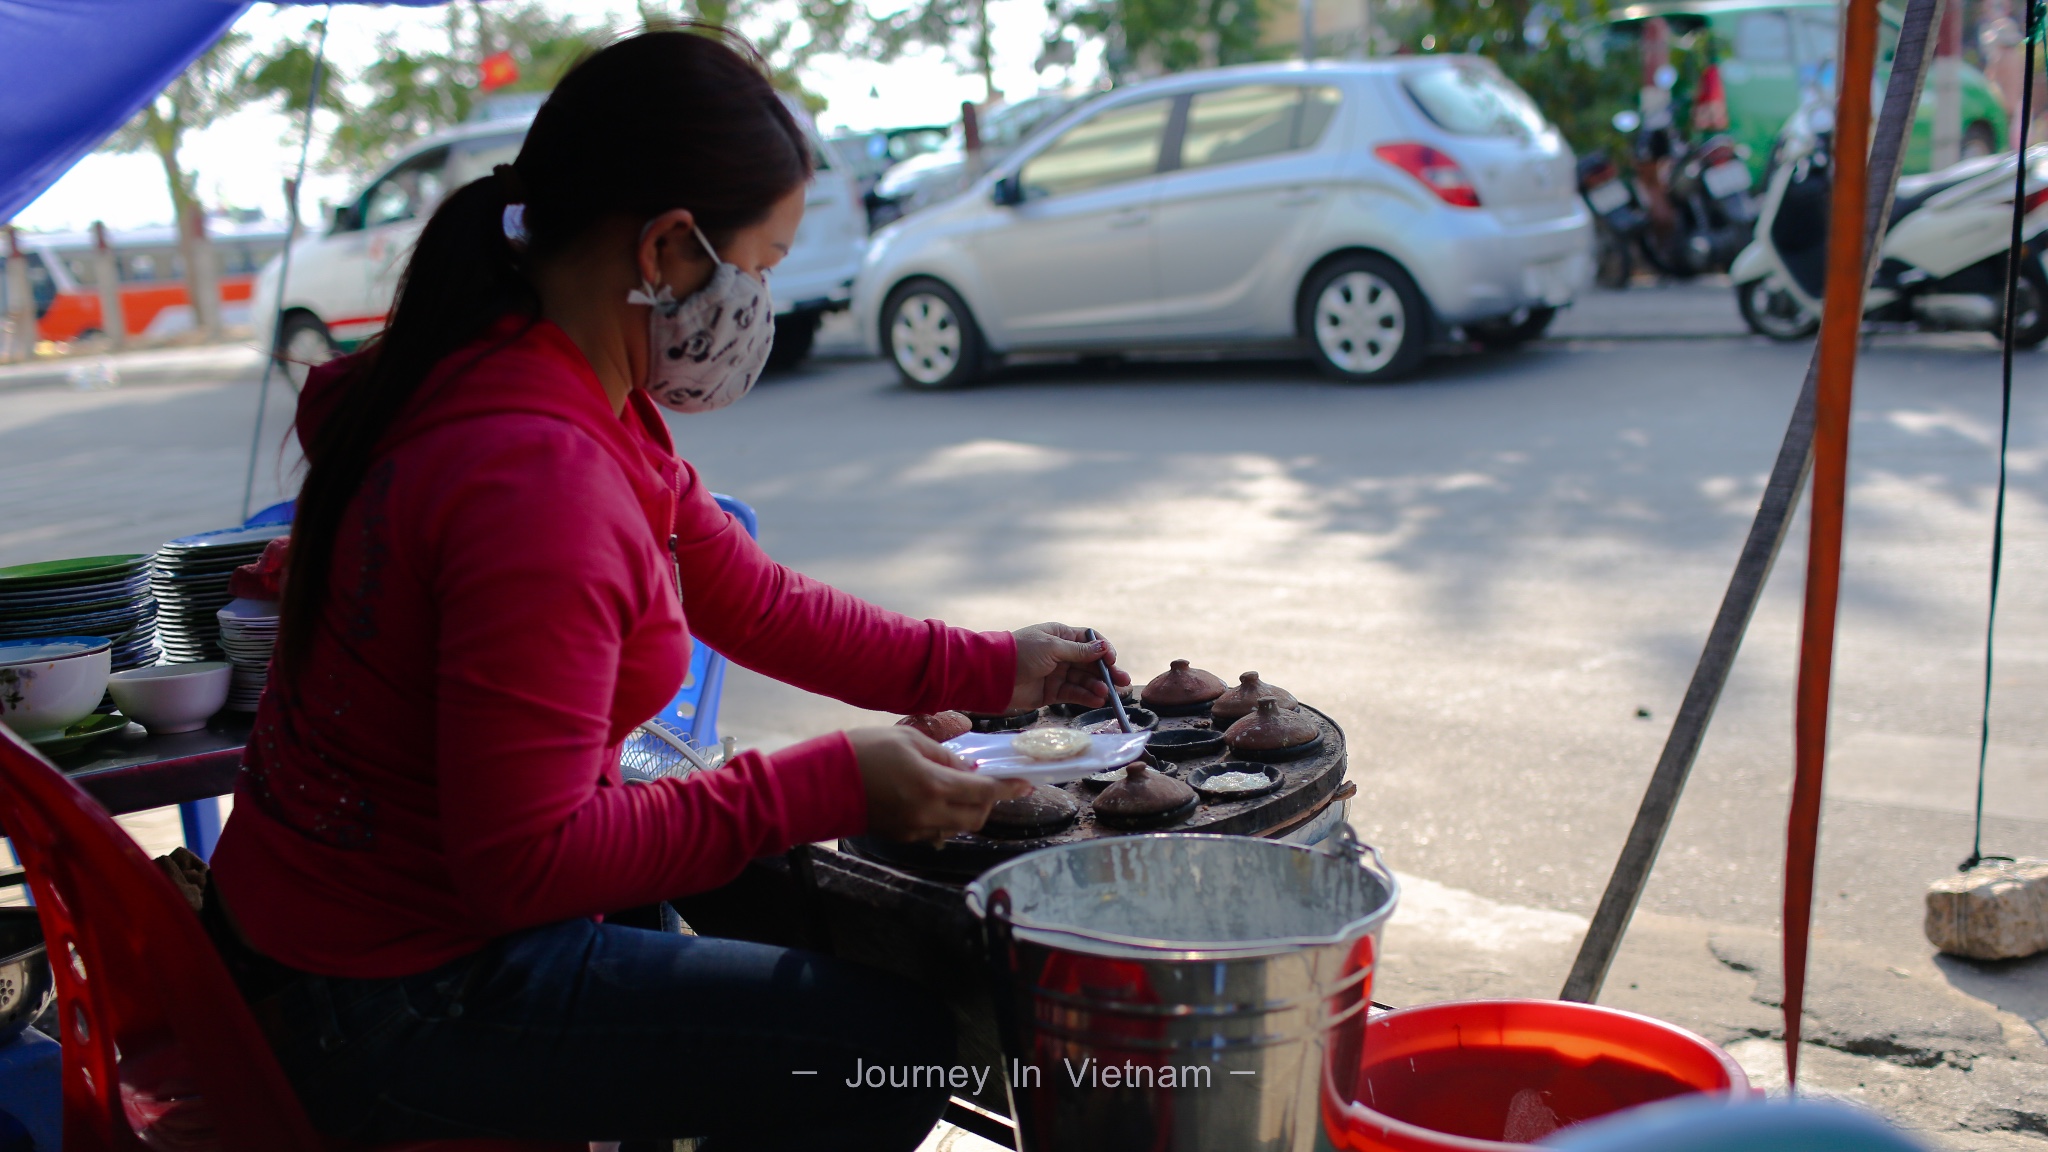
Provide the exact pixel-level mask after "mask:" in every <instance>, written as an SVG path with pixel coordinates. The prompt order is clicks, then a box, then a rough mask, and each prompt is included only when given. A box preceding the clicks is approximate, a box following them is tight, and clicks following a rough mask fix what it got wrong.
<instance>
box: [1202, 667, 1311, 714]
mask: <svg viewBox="0 0 2048 1152" xmlns="http://www.w3.org/2000/svg"><path fill="white" fill-rule="evenodd" d="M1267 699H1271V700H1277V701H1279V703H1280V707H1282V708H1292V707H1294V706H1295V703H1296V701H1295V699H1294V693H1292V692H1289V691H1288V690H1287V689H1285V688H1281V687H1279V686H1277V685H1273V684H1268V683H1266V682H1265V681H1264V680H1261V679H1259V674H1258V673H1257V672H1247V673H1245V674H1244V675H1242V676H1239V677H1238V678H1237V687H1235V688H1232V689H1230V690H1229V691H1227V692H1225V693H1223V694H1222V695H1221V696H1218V697H1216V703H1214V704H1212V705H1210V706H1209V714H1210V715H1211V716H1214V717H1215V718H1216V719H1217V721H1218V722H1219V723H1223V722H1228V721H1231V720H1235V719H1237V718H1238V717H1240V716H1249V715H1251V714H1252V713H1253V711H1255V710H1256V709H1257V708H1258V706H1259V701H1261V700H1267Z"/></svg>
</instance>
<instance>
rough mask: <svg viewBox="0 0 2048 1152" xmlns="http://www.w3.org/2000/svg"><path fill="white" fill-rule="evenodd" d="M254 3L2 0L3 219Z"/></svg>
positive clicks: (420, 2)
mask: <svg viewBox="0 0 2048 1152" xmlns="http://www.w3.org/2000/svg"><path fill="white" fill-rule="evenodd" d="M344 2H347V0H344ZM396 2H397V3H402V4H406V5H409V6H413V7H430V6H433V5H436V4H440V3H443V2H444V0H396ZM249 7H250V5H249V3H248V2H247V0H0V109H4V112H0V221H5V220H9V219H12V218H13V216H14V214H15V213H16V212H19V211H21V210H22V209H23V208H25V207H27V206H28V204H29V202H30V201H32V200H34V199H35V198H36V197H37V196H40V195H42V193H43V191H44V190H45V189H47V188H48V187H49V186H50V185H52V184H55V183H56V182H57V178H58V177H60V176H62V175H64V173H65V172H67V171H69V170H70V168H71V166H72V165H73V164H76V163H78V161H79V159H80V158H81V157H83V156H84V155H85V154H86V153H88V152H90V151H92V150H93V149H94V148H97V147H99V145H100V142H101V141H103V140H105V139H106V138H107V137H108V136H109V135H111V134H112V133H113V131H114V129H116V128H119V127H120V126H121V125H123V124H125V123H127V122H128V118H129V117H130V116H133V115H135V113H136V111H137V110H138V109H140V108H141V107H142V106H143V105H144V104H146V103H148V102H149V101H150V100H151V99H153V98H154V97H155V96H156V94H157V93H158V92H161V91H162V90H163V89H164V86H165V85H167V84H169V83H170V82H171V81H172V80H173V79H175V78H176V77H177V75H178V73H180V72H182V71H184V69H185V66H186V65H187V64H190V63H191V62H192V61H193V60H194V59H195V58H197V57H198V55H199V54H200V53H201V52H204V51H206V49H207V47H208V46H209V45H211V44H212V43H213V42H214V41H215V40H217V39H219V38H220V34H221V33H223V32H225V31H227V30H228V28H229V27H231V26H232V25H233V24H234V22H235V21H236V20H237V19H239V18H240V17H241V15H242V13H243V12H246V11H247V10H248V9H249Z"/></svg>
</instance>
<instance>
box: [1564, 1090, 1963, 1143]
mask: <svg viewBox="0 0 2048 1152" xmlns="http://www.w3.org/2000/svg"><path fill="white" fill-rule="evenodd" d="M1541 1144H1542V1146H1543V1147H1545V1148H1555V1149H1557V1150H1558V1152H1567V1150H1568V1152H1928V1150H1927V1147H1926V1145H1923V1144H1919V1143H1916V1142H1914V1141H1912V1140H1909V1139H1907V1138H1906V1137H1905V1136H1904V1135H1902V1134H1901V1133H1899V1132H1898V1131H1897V1130H1895V1129H1893V1128H1892V1127H1890V1126H1889V1125H1887V1124H1886V1123H1885V1122H1884V1121H1882V1120H1880V1119H1878V1118H1877V1117H1876V1116H1875V1115H1873V1114H1871V1113H1869V1112H1866V1111H1863V1110H1861V1109H1857V1108H1849V1107H1845V1106H1843V1105H1841V1104H1836V1103H1833V1102H1831V1101H1821V1100H1788V1101H1772V1102H1770V1103H1768V1104H1735V1105H1729V1104H1727V1103H1725V1102H1723V1101H1721V1100H1702V1099H1699V1098H1698V1097H1682V1098H1680V1099H1676V1100H1668V1101H1663V1102H1660V1103H1657V1104H1647V1105H1644V1106H1643V1107H1641V1108H1631V1109H1629V1110H1628V1111H1626V1112H1617V1113H1615V1114H1614V1115H1612V1116H1608V1117H1604V1118H1602V1119H1599V1120H1595V1121H1593V1122H1591V1123H1589V1124H1582V1125H1575V1126H1573V1127H1571V1128H1567V1129H1565V1130H1564V1131H1562V1132H1558V1133H1556V1134H1554V1135H1551V1136H1546V1137H1544V1138H1543V1140H1542V1142H1541Z"/></svg>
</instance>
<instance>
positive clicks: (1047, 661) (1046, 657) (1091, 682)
mask: <svg viewBox="0 0 2048 1152" xmlns="http://www.w3.org/2000/svg"><path fill="white" fill-rule="evenodd" d="M1011 635H1013V636H1015V637H1016V638H1017V690H1016V691H1015V692H1014V693H1012V694H1011V696H1010V711H1012V712H1022V711H1024V710H1025V709H1027V708H1041V707H1044V706H1045V705H1047V704H1089V705H1095V706H1100V707H1108V706H1109V689H1107V688H1105V687H1103V686H1102V673H1101V671H1099V670H1098V669H1097V668H1096V667H1095V662H1096V661H1097V660H1106V661H1108V662H1109V674H1110V675H1111V676H1114V677H1116V682H1117V684H1118V685H1124V684H1129V683H1130V682H1131V678H1130V677H1129V676H1128V675H1126V674H1125V673H1124V671H1123V670H1122V669H1120V668H1118V667H1117V666H1116V649H1115V648H1113V647H1111V646H1110V643H1109V641H1107V640H1097V641H1094V642H1092V643H1091V642H1090V641H1089V640H1088V630H1087V629H1085V628H1072V627H1069V626H1067V625H1065V624H1033V625H1032V626H1031V627H1029V628H1019V629H1017V630H1016V631H1015V632H1013V633H1011Z"/></svg>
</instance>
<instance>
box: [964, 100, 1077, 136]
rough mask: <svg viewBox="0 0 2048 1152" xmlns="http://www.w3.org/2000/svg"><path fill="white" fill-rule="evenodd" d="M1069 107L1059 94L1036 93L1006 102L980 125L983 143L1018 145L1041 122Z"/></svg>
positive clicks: (1035, 129) (1036, 128)
mask: <svg viewBox="0 0 2048 1152" xmlns="http://www.w3.org/2000/svg"><path fill="white" fill-rule="evenodd" d="M1066 110H1067V101H1066V100H1065V99H1063V98H1061V97H1058V96H1033V97H1032V98H1031V99H1029V100H1019V101H1018V102H1017V103H1015V104H1007V105H1004V106H1003V107H1001V108H998V109H996V110H995V111H993V112H991V113H989V114H988V116H987V117H986V118H984V119H983V120H982V122H981V124H980V125H979V127H980V129H981V143H982V146H983V147H985V148H1010V147H1014V146H1016V145H1018V144H1021V143H1023V141H1024V138H1025V137H1026V136H1029V135H1031V134H1032V133H1033V132H1035V131H1037V130H1038V127H1039V125H1041V124H1044V123H1046V122H1047V121H1049V120H1051V119H1053V118H1054V117H1056V116H1058V115H1059V114H1060V113H1062V112H1064V111H1066Z"/></svg>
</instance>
